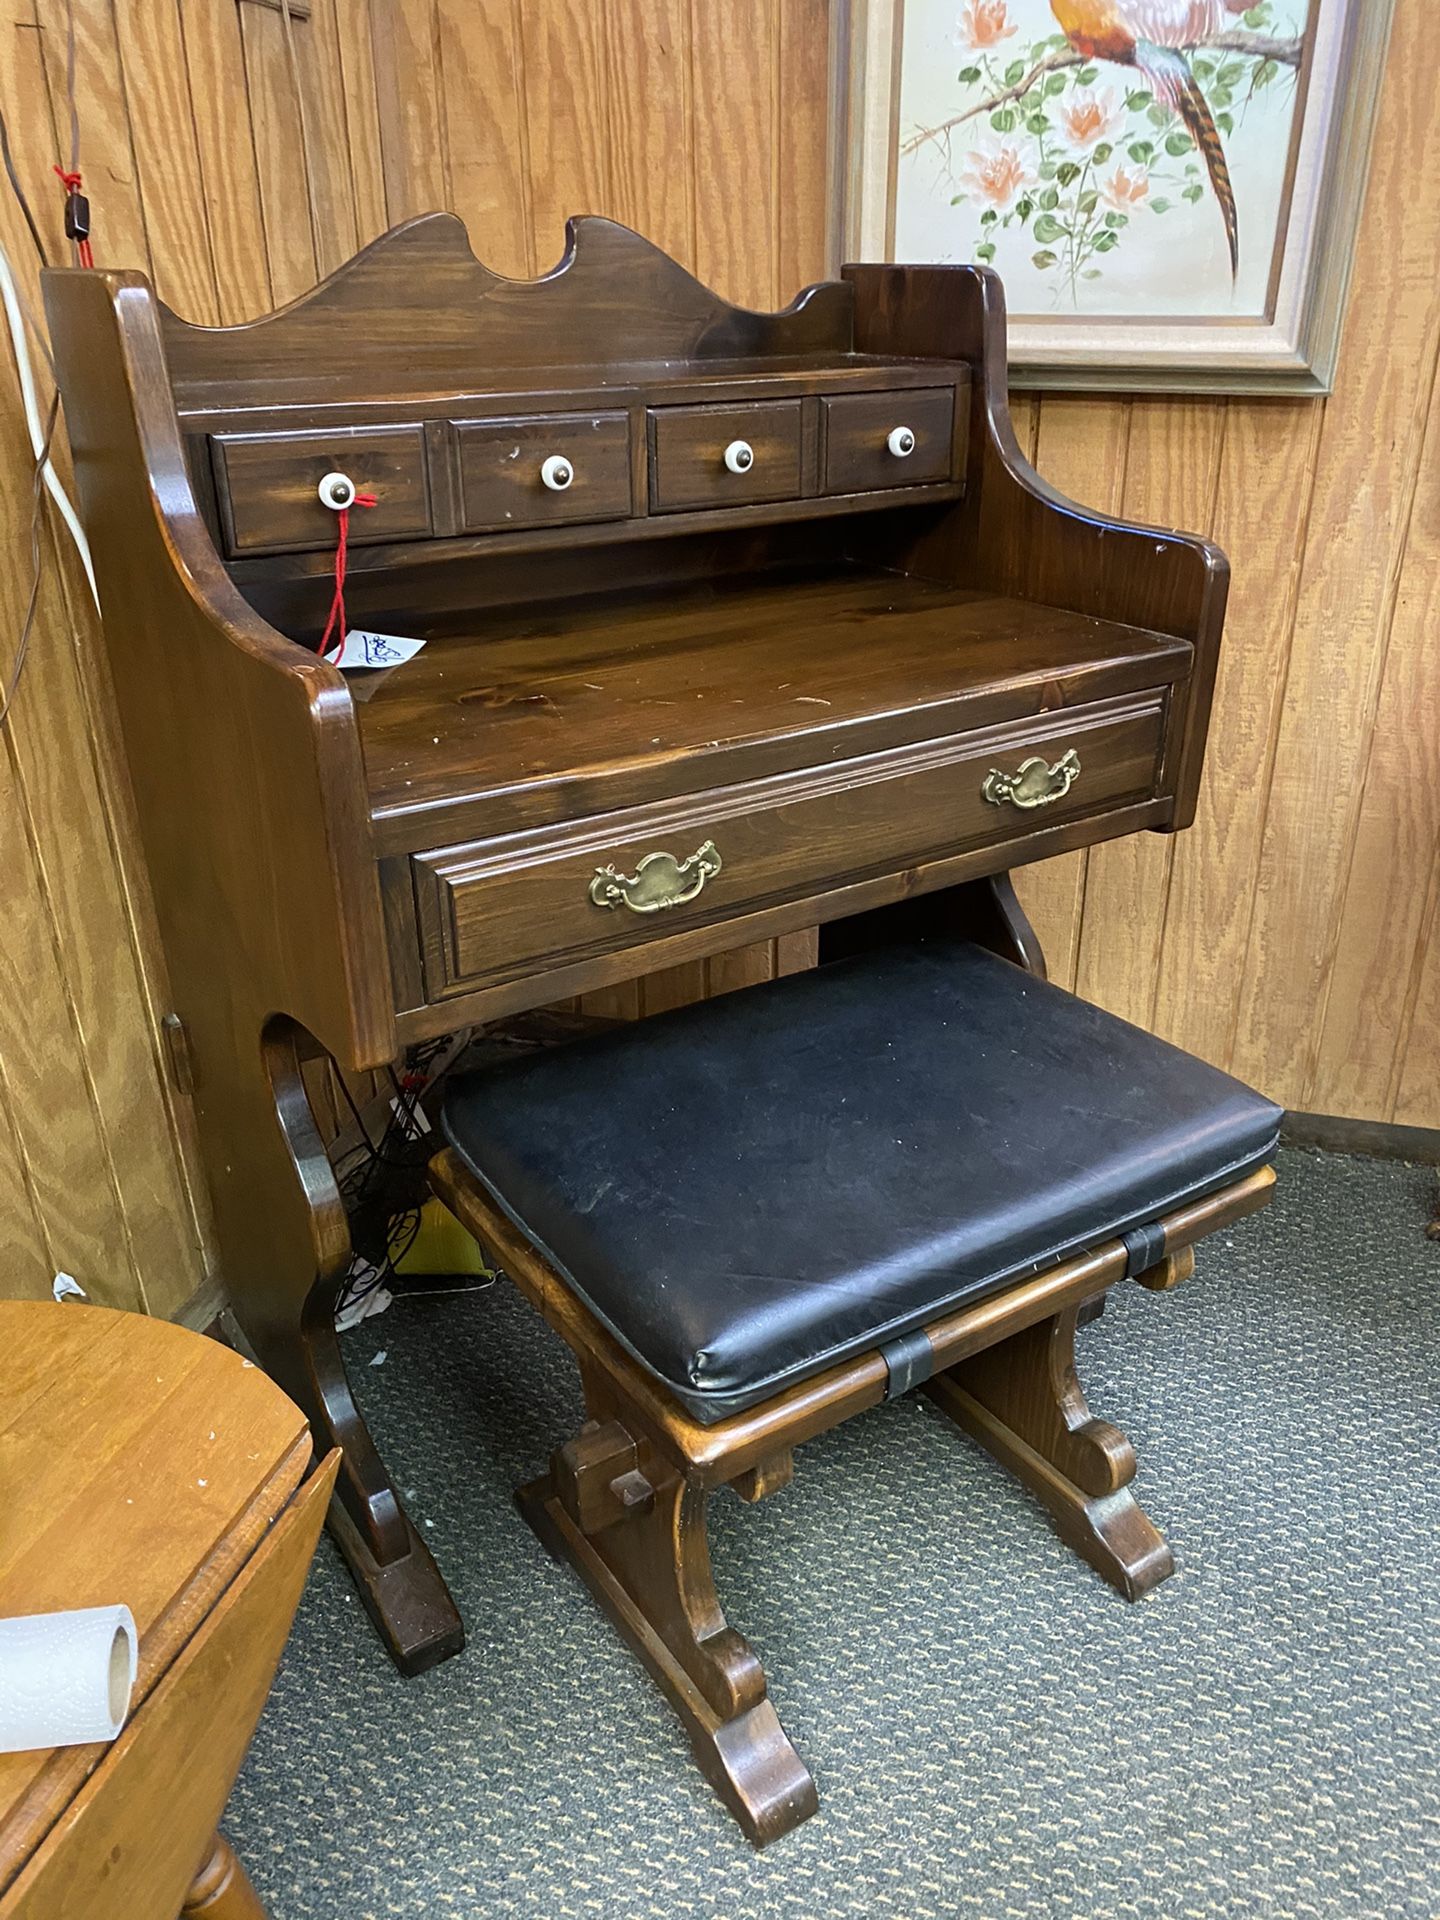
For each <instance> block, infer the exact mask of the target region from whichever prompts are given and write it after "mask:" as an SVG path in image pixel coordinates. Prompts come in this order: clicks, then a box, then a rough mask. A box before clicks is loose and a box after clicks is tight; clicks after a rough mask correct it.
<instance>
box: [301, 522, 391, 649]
mask: <svg viewBox="0 0 1440 1920" xmlns="http://www.w3.org/2000/svg"><path fill="white" fill-rule="evenodd" d="M351 504H352V505H354V506H357V507H373V506H375V505H376V504H377V500H376V496H375V495H374V494H373V493H357V494H356V496H355V498H354V501H353V502H352V503H351ZM335 518H336V519H337V520H338V521H339V522H340V526H339V531H338V532H337V533H336V536H335V596H334V598H333V599H332V600H331V602H330V618H329V619H328V620H327V621H326V622H325V631H324V633H322V634H321V636H320V644H319V646H318V647H317V648H316V649H315V651H316V652H317V653H318V654H319V655H320V658H321V659H322V660H323V659H324V658H325V656H326V654H328V653H329V651H330V635H331V634H332V633H335V634H336V640H335V651H336V653H340V652H341V651H342V650H343V649H344V646H345V632H346V628H345V553H346V549H347V547H348V546H349V544H350V508H349V507H337V508H336V509H335ZM337 628H338V632H337V631H336V630H337Z"/></svg>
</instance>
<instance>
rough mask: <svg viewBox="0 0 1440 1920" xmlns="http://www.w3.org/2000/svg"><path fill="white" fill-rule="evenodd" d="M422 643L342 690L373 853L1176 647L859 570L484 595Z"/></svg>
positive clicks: (950, 712) (1059, 689) (1153, 672)
mask: <svg viewBox="0 0 1440 1920" xmlns="http://www.w3.org/2000/svg"><path fill="white" fill-rule="evenodd" d="M412 624H418V623H412ZM421 637H426V638H429V639H430V640H431V644H430V645H429V647H428V648H427V650H426V651H425V652H424V653H423V654H420V655H419V656H417V658H416V659H414V660H413V661H410V662H408V663H407V664H406V665H405V666H403V667H400V668H396V669H394V670H392V671H390V672H388V673H385V674H383V675H379V676H376V679H377V684H375V685H374V686H373V687H370V686H367V685H366V684H365V683H364V682H363V681H362V682H361V683H360V684H359V685H358V686H357V687H356V689H355V693H356V713H357V716H358V719H359V724H360V738H361V742H362V745H363V748H364V755H365V767H366V775H367V782H368V786H369V792H370V804H371V809H372V812H373V814H374V818H375V827H376V843H377V846H378V848H379V849H380V850H381V851H382V852H386V853H391V852H403V851H411V850H416V851H419V850H422V849H424V848H427V847H433V846H438V845H444V844H446V843H447V842H449V841H454V840H461V839H467V838H473V837H477V836H479V835H481V834H485V833H506V832H512V831H515V830H517V829H520V828H523V827H528V826H536V825H540V824H545V823H549V822H553V821H557V820H562V819H565V818H570V817H574V816H578V815H585V814H592V813H600V812H604V811H606V810H607V809H609V808H612V807H615V806H619V805H627V806H628V805H635V804H638V803H640V802H643V801H645V800H650V799H657V798H660V797H662V796H663V795H665V794H667V793H674V792H690V791H694V790H695V789H696V788H698V787H702V786H708V785H714V784H723V783H728V782H731V781H734V780H738V779H749V778H758V777H761V776H763V775H764V774H767V773H772V772H775V771H779V770H781V769H783V768H786V767H794V766H799V765H804V764H807V763H808V764H819V765H824V764H825V763H826V762H828V761H832V760H835V759H839V758H845V757H848V756H850V755H852V754H858V753H865V752H875V751H878V750H880V749H882V748H885V747H890V746H895V745H899V744H901V743H903V742H907V741H913V740H923V739H928V738H933V737H935V736H936V735H938V734H942V733H950V732H954V731H956V730H957V729H960V728H965V729H969V728H978V727H985V726H990V725H994V724H995V723H996V722H998V721H1002V720H1012V719H1020V718H1023V717H1025V716H1027V715H1031V714H1039V713H1043V712H1047V711H1054V710H1058V709H1062V708H1065V707H1070V706H1077V705H1081V704H1083V703H1085V702H1087V701H1091V700H1100V699H1104V698H1108V697H1111V696H1113V695H1116V694H1120V693H1128V692H1132V691H1134V690H1135V689H1137V688H1140V687H1153V686H1161V685H1166V684H1168V683H1170V682H1172V681H1174V680H1177V679H1181V678H1183V677H1184V676H1185V675H1186V674H1187V673H1188V672H1189V668H1190V660H1191V647H1190V645H1189V643H1188V642H1186V641H1184V640H1179V639H1177V638H1175V637H1174V636H1172V635H1166V634H1154V633H1146V632H1144V631H1142V630H1140V629H1138V628H1134V627H1126V626H1122V625H1119V624H1118V623H1115V622H1109V621H1101V620H1096V619H1093V618H1091V617H1089V616H1087V615H1084V614H1076V613H1068V612H1066V611H1065V610H1064V609H1062V608H1057V607H1036V606H1033V605H1029V604H1027V603H1024V602H1020V601H1015V600H1011V599H1008V598H1005V597H1003V596H1000V595H995V594H987V593H982V592H978V591H976V590H974V589H968V588H955V587H946V586H942V585H939V584H937V583H936V582H934V581H929V580H920V579H915V578H907V577H905V576H904V575H900V574H896V573H888V572H887V573H882V572H878V571H875V570H873V569H867V568H865V567H862V566H858V565H857V566H850V567H841V568H838V569H831V570H829V571H827V572H825V573H822V574H819V575H816V574H814V573H808V574H804V575H791V574H781V575H777V576H773V577H771V576H763V577H759V578H749V579H747V578H741V579H718V580H717V579H703V580H699V581H696V582H693V583H689V584H687V585H686V586H684V587H683V588H681V589H679V590H677V589H676V588H675V587H674V586H664V587H651V588H649V589H648V590H646V591H644V592H642V593H633V594H601V595H594V596H590V597H588V598H585V599H579V600H569V601H562V602H551V603H544V602H540V603H537V604H534V605H530V606H523V607H510V608H497V609H495V610H494V611H493V613H490V614H487V615H486V616H485V618H484V620H483V623H482V622H478V621H477V622H473V623H471V622H465V621H462V620H457V619H451V620H450V621H448V622H444V623H441V624H440V625H438V626H437V627H435V628H432V630H431V633H430V634H429V635H422V636H421Z"/></svg>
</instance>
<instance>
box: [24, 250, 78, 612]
mask: <svg viewBox="0 0 1440 1920" xmlns="http://www.w3.org/2000/svg"><path fill="white" fill-rule="evenodd" d="M0 299H3V301H4V303H5V318H6V320H7V321H8V322H9V326H10V344H11V345H12V347H13V348H14V350H15V366H16V369H17V371H18V372H19V375H20V394H21V398H22V399H23V401H24V403H25V424H26V426H27V427H28V428H29V429H30V444H31V446H32V447H33V448H34V449H35V458H36V459H37V460H38V459H39V458H40V456H41V454H42V453H43V452H44V451H45V424H44V421H43V420H42V418H41V414H40V403H39V401H38V400H37V399H36V397H35V375H34V372H33V370H32V369H31V366H30V343H29V341H28V340H27V339H26V338H25V316H24V314H23V313H22V312H21V309H20V296H19V294H18V293H17V291H16V288H15V275H14V273H13V271H12V270H11V266H10V261H9V258H8V256H7V255H6V252H5V249H4V248H3V247H0ZM45 485H46V486H47V487H48V488H49V489H50V497H51V498H52V499H53V500H54V502H55V504H56V506H57V507H58V508H59V509H60V518H61V519H62V520H63V521H64V522H65V525H66V526H67V527H68V528H69V531H70V538H71V539H72V540H73V541H74V542H75V551H76V552H77V553H78V554H79V555H80V562H81V565H82V566H83V567H84V569H85V578H86V579H87V580H88V581H89V582H90V592H91V594H92V595H93V596H94V600H95V607H96V611H97V612H98V611H99V607H100V595H99V593H98V591H97V590H96V586H95V567H94V564H93V562H92V561H91V559H90V543H89V541H88V540H87V539H86V538H85V530H84V528H83V527H82V526H81V525H80V521H79V518H78V516H77V515H76V512H75V509H74V507H72V506H71V504H70V496H69V494H67V493H66V491H65V489H64V487H62V486H61V484H60V476H59V475H58V474H57V473H56V471H55V469H54V467H52V466H51V464H50V462H49V460H46V462H45Z"/></svg>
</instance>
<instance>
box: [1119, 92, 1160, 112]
mask: <svg viewBox="0 0 1440 1920" xmlns="http://www.w3.org/2000/svg"><path fill="white" fill-rule="evenodd" d="M1153 97H1154V96H1153V95H1152V94H1151V92H1150V90H1149V88H1148V87H1137V88H1136V90H1135V91H1134V93H1127V94H1126V96H1125V104H1126V106H1127V107H1129V109H1130V111H1131V112H1132V113H1138V112H1139V111H1140V109H1141V107H1148V106H1149V104H1150V102H1151V100H1152V99H1153Z"/></svg>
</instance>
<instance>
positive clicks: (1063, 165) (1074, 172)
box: [1055, 160, 1080, 187]
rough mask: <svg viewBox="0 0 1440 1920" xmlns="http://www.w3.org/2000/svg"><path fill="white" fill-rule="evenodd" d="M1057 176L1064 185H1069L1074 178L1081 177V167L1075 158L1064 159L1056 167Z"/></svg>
mask: <svg viewBox="0 0 1440 1920" xmlns="http://www.w3.org/2000/svg"><path fill="white" fill-rule="evenodd" d="M1055 178H1056V179H1057V180H1058V181H1059V182H1060V184H1061V186H1062V187H1068V186H1069V185H1070V183H1071V181H1072V180H1078V179H1079V178H1080V169H1079V167H1077V166H1076V164H1075V162H1074V161H1073V160H1062V161H1061V162H1060V164H1059V166H1058V167H1057V168H1056V169H1055Z"/></svg>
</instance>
